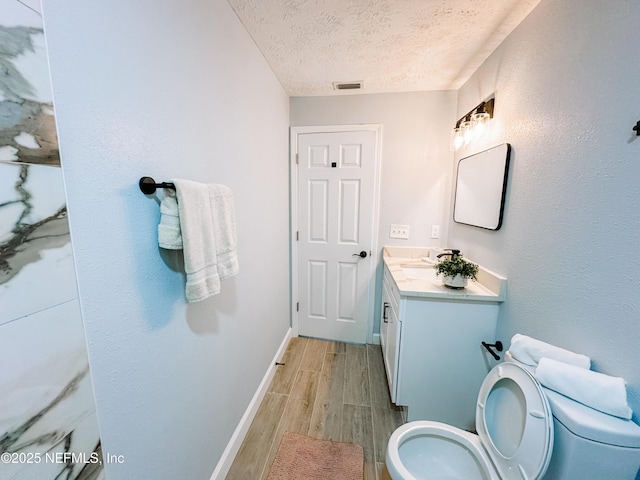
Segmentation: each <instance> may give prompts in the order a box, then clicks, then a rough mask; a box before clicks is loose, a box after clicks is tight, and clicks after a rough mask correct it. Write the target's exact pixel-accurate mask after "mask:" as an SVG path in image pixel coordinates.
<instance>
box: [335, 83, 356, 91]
mask: <svg viewBox="0 0 640 480" xmlns="http://www.w3.org/2000/svg"><path fill="white" fill-rule="evenodd" d="M361 88H362V82H333V89H334V90H360V89H361Z"/></svg>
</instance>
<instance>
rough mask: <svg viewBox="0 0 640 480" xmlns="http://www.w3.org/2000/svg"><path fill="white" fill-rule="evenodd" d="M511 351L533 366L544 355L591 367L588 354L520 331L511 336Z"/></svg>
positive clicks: (582, 366) (515, 356)
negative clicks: (566, 348) (522, 333)
mask: <svg viewBox="0 0 640 480" xmlns="http://www.w3.org/2000/svg"><path fill="white" fill-rule="evenodd" d="M509 351H510V352H511V355H513V357H514V358H515V359H516V360H518V361H520V362H522V363H525V364H527V365H531V366H536V365H537V364H538V362H539V361H540V359H541V358H542V357H547V358H553V359H554V360H559V361H561V362H564V363H568V364H570V365H575V366H576V367H580V368H586V369H587V370H589V368H590V367H591V359H590V358H589V357H587V356H586V355H582V354H580V353H574V352H571V351H569V350H565V349H564V348H560V347H556V346H555V345H551V344H549V343H545V342H542V341H540V340H536V339H535V338H531V337H528V336H526V335H521V334H519V333H516V334H515V335H514V336H513V337H512V338H511V346H510V347H509Z"/></svg>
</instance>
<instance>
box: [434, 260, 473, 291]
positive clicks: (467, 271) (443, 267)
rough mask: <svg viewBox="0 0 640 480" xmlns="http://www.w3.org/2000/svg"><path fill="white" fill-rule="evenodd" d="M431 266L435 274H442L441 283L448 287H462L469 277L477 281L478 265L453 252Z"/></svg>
mask: <svg viewBox="0 0 640 480" xmlns="http://www.w3.org/2000/svg"><path fill="white" fill-rule="evenodd" d="M433 268H435V269H436V274H437V275H442V283H444V285H445V286H447V287H450V288H464V287H466V286H467V281H468V280H469V279H471V280H474V281H477V280H478V278H477V275H478V265H476V264H475V263H473V262H469V261H467V260H465V259H464V258H462V255H459V254H458V255H456V254H453V255H451V256H450V257H449V258H447V259H445V260H441V261H440V262H438V263H437V264H436V265H435V266H434V267H433Z"/></svg>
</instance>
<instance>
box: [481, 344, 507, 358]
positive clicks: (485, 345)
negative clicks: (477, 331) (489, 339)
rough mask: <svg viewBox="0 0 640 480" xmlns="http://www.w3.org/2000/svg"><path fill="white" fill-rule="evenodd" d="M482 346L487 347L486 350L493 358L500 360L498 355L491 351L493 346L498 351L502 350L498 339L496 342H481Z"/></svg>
mask: <svg viewBox="0 0 640 480" xmlns="http://www.w3.org/2000/svg"><path fill="white" fill-rule="evenodd" d="M482 346H483V347H484V348H486V349H487V352H489V353H490V354H491V355H492V356H493V358H495V359H496V360H500V356H499V355H498V354H497V353H496V352H494V351H493V349H494V348H495V349H496V350H497V351H499V352H501V351H502V342H501V341H500V340H498V341H497V342H496V343H486V342H482Z"/></svg>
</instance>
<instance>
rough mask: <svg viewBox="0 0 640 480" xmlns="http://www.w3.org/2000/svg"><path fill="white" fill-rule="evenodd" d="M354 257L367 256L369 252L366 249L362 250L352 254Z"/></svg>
mask: <svg viewBox="0 0 640 480" xmlns="http://www.w3.org/2000/svg"><path fill="white" fill-rule="evenodd" d="M351 256H352V257H360V258H367V252H365V251H364V250H362V251H361V252H360V253H354V254H353V255H351Z"/></svg>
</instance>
